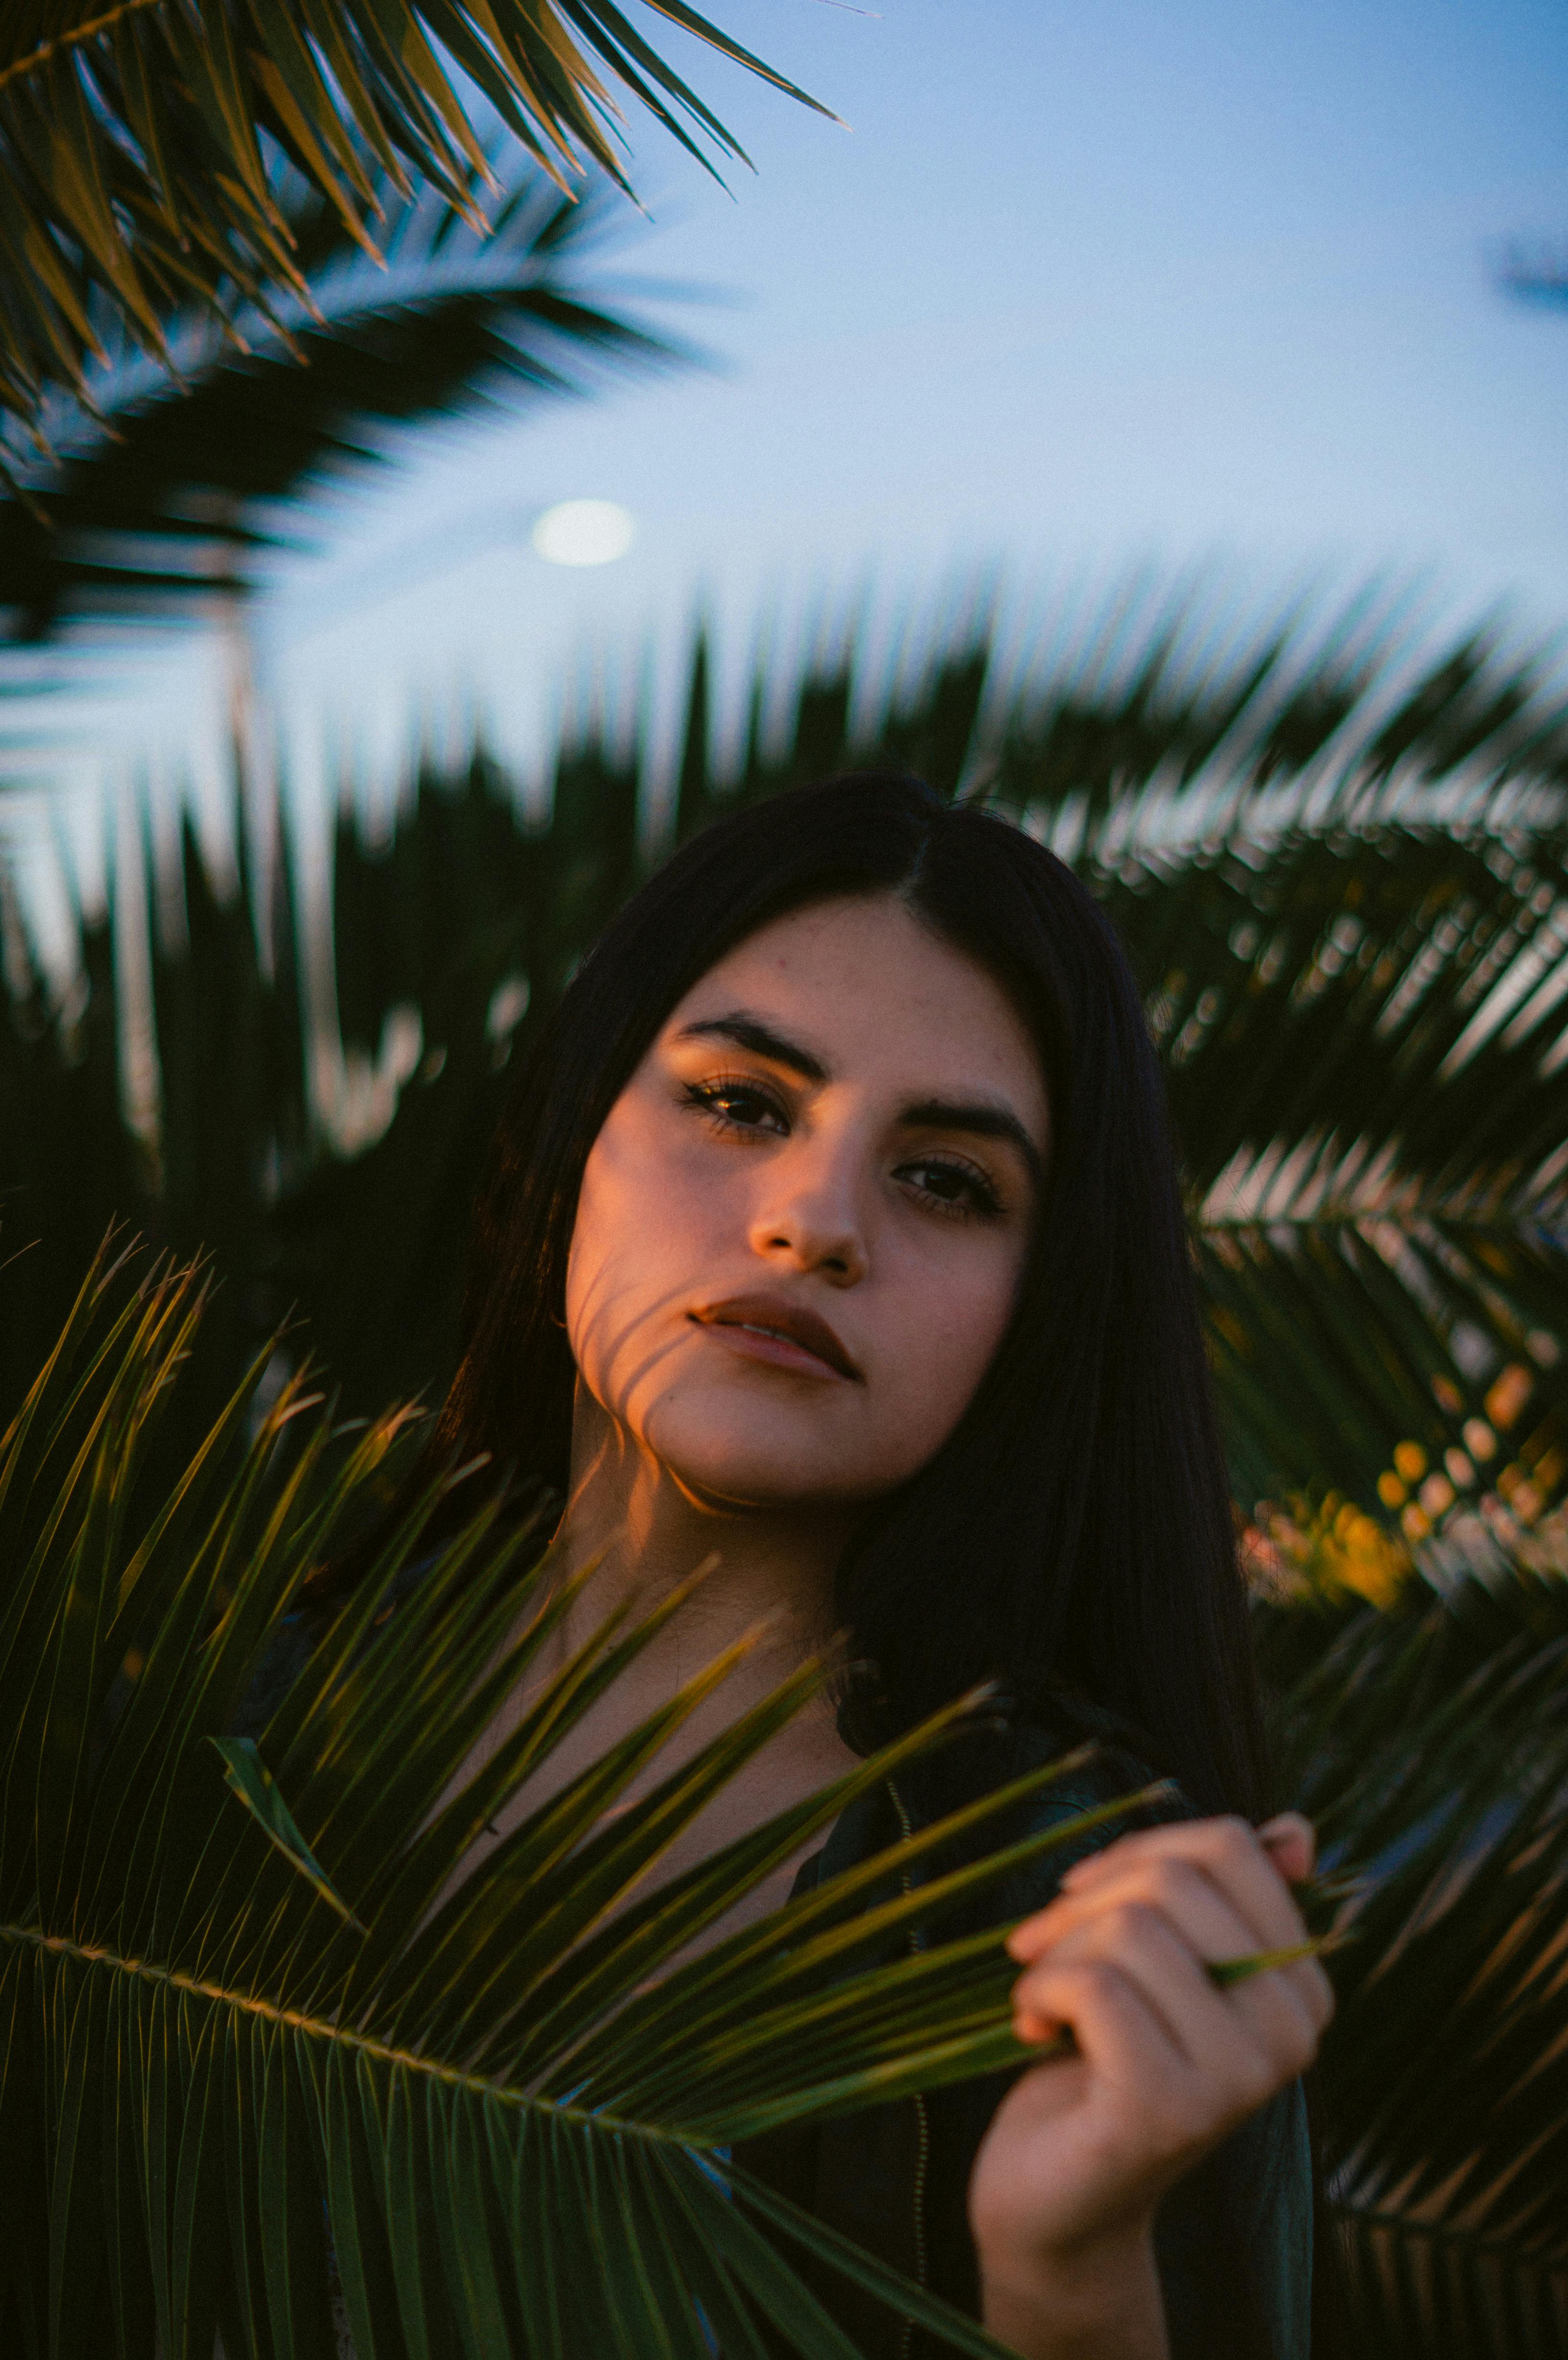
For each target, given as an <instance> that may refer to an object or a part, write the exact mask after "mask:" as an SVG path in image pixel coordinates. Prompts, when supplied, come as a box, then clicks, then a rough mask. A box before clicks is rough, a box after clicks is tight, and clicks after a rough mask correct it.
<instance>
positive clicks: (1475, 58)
mask: <svg viewBox="0 0 1568 2360" xmlns="http://www.w3.org/2000/svg"><path fill="white" fill-rule="evenodd" d="M710 5H711V6H712V8H713V12H714V13H715V14H716V15H717V16H719V17H720V18H721V19H722V21H723V22H724V25H725V26H726V27H727V28H728V29H730V30H732V31H733V32H735V34H736V35H737V36H738V37H739V38H742V39H743V40H745V41H746V42H747V43H748V44H749V45H750V46H752V47H753V48H755V49H759V50H760V51H761V52H762V53H763V54H765V55H766V56H768V58H769V59H770V60H772V61H773V62H775V63H776V64H777V65H779V67H780V68H781V69H782V70H784V71H787V72H789V73H790V74H792V75H793V76H794V77H795V78H796V79H798V80H799V81H800V82H803V83H804V84H805V85H806V86H807V87H808V88H810V89H811V90H812V91H813V92H814V93H816V94H817V95H818V96H819V97H821V98H822V100H823V101H824V102H825V103H826V104H829V105H831V106H833V108H834V109H835V110H836V111H837V112H838V113H839V114H841V115H843V116H844V118H845V120H846V122H847V123H848V124H849V125H850V126H853V128H852V129H848V130H845V129H841V128H839V127H838V126H834V125H833V124H831V123H827V122H824V121H822V119H820V118H817V117H813V116H812V115H809V114H807V113H806V112H804V111H803V110H801V109H800V108H798V107H796V106H793V105H791V104H789V102H788V101H786V100H784V99H782V98H780V97H779V95H778V94H777V93H774V92H772V91H770V90H768V89H766V88H765V87H763V86H761V85H758V84H757V83H755V82H751V81H750V80H749V78H747V77H746V76H744V75H742V74H740V73H738V72H737V71H735V70H733V69H730V68H728V67H726V66H724V64H723V63H722V62H720V61H719V60H715V59H713V58H712V57H711V56H709V55H706V54H704V53H702V52H700V51H698V50H697V49H695V48H694V45H692V44H691V43H690V42H688V41H687V40H686V39H685V38H684V37H682V36H680V35H670V34H669V33H668V30H667V29H666V30H665V31H664V32H662V33H661V34H660V36H659V38H661V39H664V40H665V41H666V42H667V45H668V46H669V47H670V49H671V51H672V53H676V54H678V55H679V57H680V59H681V61H682V63H683V67H684V68H685V70H687V71H689V72H690V75H691V79H692V80H693V81H694V82H695V83H696V84H697V86H698V87H699V88H700V89H701V90H702V93H703V94H704V96H706V97H707V98H708V99H709V101H710V103H712V104H713V105H714V106H715V108H716V110H717V111H718V112H719V114H720V115H723V116H724V119H725V120H726V121H727V122H728V123H729V124H730V125H731V126H732V127H733V128H734V129H735V131H736V132H737V133H738V135H739V136H740V137H741V138H742V139H743V141H744V142H745V144H746V147H747V148H748V149H749V151H750V153H751V155H752V157H753V158H754V160H755V162H756V164H757V174H756V176H755V177H753V176H752V175H750V174H748V173H746V172H745V171H736V172H735V173H734V174H733V176H732V186H733V191H734V193H733V196H726V195H724V193H722V192H721V191H718V190H717V189H715V188H714V187H713V185H712V184H711V183H710V182H708V181H707V180H705V179H704V177H703V175H702V173H701V172H700V171H699V170H698V169H696V168H695V167H694V166H692V165H691V164H690V163H689V162H688V161H686V160H685V159H683V158H681V156H680V155H679V153H678V152H677V151H676V150H675V149H674V148H673V147H671V145H670V143H669V142H668V141H667V140H666V139H664V138H663V137H662V136H661V135H659V133H658V132H657V131H656V130H654V129H653V128H652V127H651V126H647V125H646V124H642V125H638V126H634V128H635V132H636V137H635V177H636V178H637V182H638V185H639V187H640V188H641V190H642V191H643V192H644V193H645V195H646V197H647V198H648V202H649V204H650V207H651V210H652V213H653V216H654V219H653V224H652V225H651V227H649V228H647V229H644V228H642V227H640V226H638V225H637V224H633V226H632V227H631V229H630V230H629V232H628V235H627V237H626V243H625V246H624V248H623V249H622V260H621V267H622V268H624V269H625V271H626V273H627V274H628V275H634V276H635V275H638V274H645V275H648V276H655V277H662V278H670V279H683V280H691V281H697V282H701V283H703V284H706V285H709V286H712V287H713V288H714V289H715V290H722V291H723V292H724V294H725V296H726V297H727V298H729V299H731V300H727V301H726V302H725V303H724V305H723V306H721V307H717V308H704V309H702V310H701V311H693V312H692V313H691V326H692V327H693V328H694V329H695V331H696V332H697V333H700V334H702V336H703V337H704V338H705V339H706V341H707V342H708V343H709V344H711V345H712V346H713V347H714V348H715V349H716V350H717V352H718V353H719V355H721V356H722V366H720V367H719V368H718V369H716V370H715V371H714V372H713V373H712V374H709V375H705V376H697V377H691V376H685V377H671V378H669V379H666V380H663V381H659V382H651V383H649V382H644V383H640V384H635V383H634V384H628V385H626V386H624V387H622V388H618V389H616V390H614V391H612V392H611V393H610V394H609V395H607V396H606V397H605V398H604V399H600V400H598V401H596V402H593V403H592V404H583V405H567V404H562V405H561V406H559V407H554V408H550V409H548V410H531V411H529V412H528V414H527V415H526V416H523V417H520V418H518V419H517V420H516V421H511V422H504V423H501V424H488V425H485V426H483V427H468V428H463V429H461V430H452V429H443V430H441V432H439V433H437V434H436V435H434V436H432V437H427V438H426V439H425V440H424V441H423V442H422V443H420V445H419V451H418V453H417V455H416V456H415V457H414V458H413V459H412V460H411V461H410V463H409V464H405V465H403V466H401V467H400V468H398V469H397V471H396V472H393V471H388V472H387V474H386V475H383V476H381V477H380V478H379V479H378V480H376V482H375V483H373V484H370V485H363V486H359V487H356V488H355V489H354V491H353V492H352V493H350V494H347V495H345V496H344V497H343V500H342V502H341V504H339V505H338V506H337V507H336V508H335V511H334V514H333V518H332V534H331V544H330V548H331V553H330V554H329V555H327V556H325V557H320V558H316V559H312V560H310V562H309V563H299V564H295V565H293V566H291V567H290V568H289V570H288V571H287V572H285V573H284V574H282V575H280V577H279V580H278V587H277V590H276V594H275V596H274V599H273V602H272V605H271V607H270V610H269V612H268V613H267V616H266V617H264V619H263V626H262V629H261V632H260V644H261V650H262V657H263V670H264V676H265V680H266V683H267V689H268V693H269V694H272V695H274V696H275V697H276V698H277V700H278V705H279V708H280V711H281V712H282V714H283V716H284V719H285V723H286V726H287V728H288V731H289V737H290V742H291V743H292V744H293V745H294V746H295V748H296V757H295V761H296V770H299V771H301V772H303V771H308V770H310V767H311V762H312V756H311V753H310V749H311V748H318V749H319V748H321V746H323V745H324V744H325V743H326V742H327V741H328V737H329V736H331V737H334V738H338V739H349V740H353V741H356V742H358V743H360V744H361V745H362V746H363V747H364V748H365V754H366V757H367V759H368V760H369V761H370V764H371V766H372V767H373V768H378V767H381V766H383V765H385V764H391V763H394V762H395V761H396V759H397V752H398V750H399V748H401V747H402V746H403V745H404V744H406V742H407V736H408V728H409V716H410V715H411V713H413V712H415V711H417V710H422V709H429V710H435V711H438V712H441V711H446V710H448V709H450V707H451V705H452V701H453V699H454V698H456V699H462V698H465V697H466V698H467V699H469V700H470V701H471V702H474V703H477V704H478V705H480V706H481V707H482V708H483V710H484V711H485V713H486V714H488V716H490V723H491V727H492V728H493V729H494V731H495V734H496V735H497V736H498V737H500V738H501V739H502V741H503V742H504V743H505V744H506V745H508V746H509V747H511V748H513V749H514V750H516V751H517V752H518V753H519V754H520V755H522V756H524V757H525V758H526V756H527V755H528V751H529V749H530V748H531V747H533V746H535V745H537V744H539V742H541V740H542V734H543V732H544V730H545V729H546V727H547V726H548V723H549V719H550V714H551V712H552V710H553V709H554V707H555V705H557V704H558V703H559V701H560V699H561V695H562V694H563V693H564V692H563V683H565V682H566V681H567V680H569V678H570V677H571V676H572V672H573V670H574V667H575V666H576V665H577V664H578V662H579V661H580V659H581V658H582V656H583V651H584V650H591V649H594V648H605V649H610V650H617V651H619V655H620V659H621V661H622V664H623V668H625V669H635V661H636V655H637V651H638V650H651V651H652V652H651V659H650V661H651V663H652V670H653V673H654V676H655V678H656V680H658V679H659V678H660V677H662V678H663V680H664V694H665V701H666V703H668V693H669V677H668V675H669V668H670V667H669V659H670V652H671V650H673V648H674V646H675V645H676V643H677V641H678V639H679V638H680V636H681V633H682V632H683V631H684V629H685V628H686V625H687V623H688V620H689V618H690V617H691V613H692V611H693V608H694V606H696V604H697V603H698V602H699V601H702V602H703V603H705V605H706V606H708V608H709V609H710V611H711V612H713V614H714V615H715V617H716V618H717V621H718V625H719V628H720V632H721V637H722V638H723V639H724V644H725V646H726V647H727V648H728V649H729V650H730V651H731V653H732V656H733V657H736V658H738V655H739V654H740V653H742V652H744V650H745V648H746V645H747V644H748V642H749V639H750V635H751V631H752V629H753V627H754V625H755V622H756V619H757V617H758V615H759V614H760V613H761V612H763V611H764V610H765V609H767V608H768V607H769V606H772V607H773V608H774V609H775V610H777V611H778V612H779V613H780V614H782V615H784V616H785V617H789V616H797V617H798V616H800V614H802V613H810V612H811V611H812V608H813V602H814V601H816V600H817V599H819V598H826V599H828V600H829V601H830V602H831V600H832V598H833V596H835V595H837V596H841V597H842V596H844V595H848V594H849V593H851V592H853V591H854V590H855V589H856V588H857V587H859V586H860V585H865V584H867V583H870V584H873V585H877V587H878V588H879V590H880V592H881V595H883V596H884V598H885V599H888V600H894V601H896V600H898V599H901V598H907V599H909V600H911V601H915V602H917V603H920V602H923V603H924V604H925V605H926V606H928V607H929V606H931V603H932V602H933V601H935V602H937V603H938V604H940V600H941V597H942V594H943V592H944V588H947V587H950V586H951V585H954V584H955V583H957V582H959V581H961V580H962V579H963V578H964V577H965V575H966V574H973V573H974V572H975V570H977V569H980V568H984V567H991V566H995V567H997V568H999V569H1000V572H1001V577H1002V579H1003V581H1004V583H1005V584H1006V585H1008V586H1009V587H1010V588H1011V590H1012V592H1013V593H1014V594H1015V595H1016V596H1017V597H1018V599H1019V600H1020V601H1027V599H1028V598H1029V596H1031V595H1035V594H1036V593H1037V592H1039V591H1040V589H1041V588H1042V587H1049V586H1050V585H1056V591H1055V595H1059V596H1062V597H1063V598H1070V597H1071V596H1072V595H1077V594H1075V593H1074V591H1073V586H1072V585H1074V584H1082V583H1083V581H1085V580H1089V579H1093V578H1094V577H1096V576H1101V575H1109V574H1116V572H1117V571H1118V570H1119V569H1122V568H1125V567H1126V566H1127V565H1128V564H1130V563H1150V564H1152V565H1153V566H1154V567H1155V568H1157V569H1168V570H1169V571H1171V572H1172V573H1174V572H1176V571H1177V570H1179V569H1180V568H1181V567H1182V566H1184V565H1187V564H1189V563H1195V562H1197V563H1213V564H1214V565H1215V566H1217V567H1219V568H1220V569H1221V570H1222V571H1225V572H1228V573H1229V574H1231V575H1232V576H1233V577H1234V579H1235V581H1236V584H1237V585H1238V589H1237V595H1242V596H1246V595H1252V591H1251V590H1250V589H1249V588H1248V587H1247V585H1258V591H1257V595H1258V596H1259V597H1260V598H1262V597H1264V595H1266V593H1267V592H1269V591H1270V590H1277V589H1278V588H1279V587H1281V586H1283V585H1294V584H1299V583H1301V582H1302V581H1319V580H1321V581H1323V582H1324V583H1325V584H1330V585H1344V586H1348V585H1353V584H1355V583H1356V582H1357V581H1359V580H1361V579H1364V578H1365V577H1366V576H1367V575H1368V574H1374V573H1384V574H1387V573H1392V574H1396V575H1399V576H1405V575H1417V576H1420V577H1421V579H1422V580H1423V581H1424V582H1425V583H1426V584H1427V585H1428V590H1429V595H1430V597H1431V599H1432V602H1433V603H1434V605H1436V606H1445V607H1453V608H1456V609H1460V610H1465V611H1469V612H1474V611H1475V610H1477V609H1480V608H1486V607H1488V606H1493V605H1495V604H1496V603H1497V602H1498V601H1499V600H1507V601H1508V602H1510V603H1511V605H1512V607H1513V610H1514V612H1515V613H1516V615H1517V616H1518V617H1519V621H1520V625H1521V628H1525V627H1530V628H1535V627H1541V626H1547V627H1553V626H1556V625H1557V624H1559V623H1561V622H1562V621H1563V620H1568V482H1565V477H1564V464H1563V460H1564V425H1565V421H1568V309H1565V310H1563V311H1561V312H1555V311H1548V310H1538V309H1532V308H1530V307H1527V306H1524V305H1521V304H1519V303H1517V302H1514V301H1511V300H1508V298H1507V297H1505V296H1504V295H1503V294H1502V293H1500V292H1499V291H1498V290H1497V287H1496V285H1495V283H1494V279H1493V277H1492V267H1493V260H1494V251H1495V248H1496V246H1497V244H1498V243H1499V242H1500V241H1502V240H1504V239H1506V238H1508V236H1509V235H1514V234H1520V235H1527V236H1545V237H1551V236H1552V235H1560V236H1561V238H1562V240H1563V246H1564V249H1565V250H1568V10H1565V9H1564V8H1563V5H1561V0H1420V5H1417V0H1312V5H1307V0H1250V4H1249V5H1247V0H1094V5H1092V6H1086V5H1083V0H1071V5H1069V0H885V5H883V7H882V9H881V12H880V13H879V14H877V15H871V14H865V13H859V12H857V11H855V10H851V9H848V8H844V7H841V6H837V5H830V0H710ZM590 496H592V497H608V498H613V499H615V500H619V501H622V502H624V503H625V504H626V507H627V508H630V509H631V510H632V511H633V512H634V514H635V515H636V517H637V525H638V535H637V541H636V544H635V546H634V548H633V550H632V552H631V554H630V555H629V556H627V557H626V558H625V559H624V560H622V561H621V562H620V563H617V564H615V565H612V566H607V567H604V568H603V569H601V570H598V571H596V572H592V573H588V572H583V573H575V574H573V573H567V572H563V571H561V569H558V568H552V567H550V566H548V565H546V564H545V563H543V562H542V561H541V560H539V558H537V557H536V556H534V555H533V554H532V553H531V552H530V551H529V550H528V546H527V542H526V538H525V529H524V526H523V524H522V522H521V521H520V520H521V519H526V517H527V516H528V513H530V512H531V511H533V510H536V509H538V508H543V507H544V506H546V505H548V504H550V503H551V502H553V501H556V500H560V499H565V498H570V497H590ZM491 515H493V516H494V517H495V519H497V525H496V535H495V539H494V540H493V541H491V542H490V544H489V545H488V546H484V545H480V546H478V547H475V546H474V540H475V536H474V530H473V525H474V519H475V517H481V518H483V517H486V516H491ZM514 518H515V519H518V520H519V521H518V522H517V525H516V526H515V527H514V528H513V529H510V530H508V524H509V520H510V519H514ZM449 534H450V537H451V547H452V550H453V551H454V552H461V551H462V550H463V548H464V547H466V548H467V550H468V554H467V555H466V556H461V557H459V558H457V559H456V560H455V561H454V562H453V563H450V564H445V565H438V566H436V567H435V568H434V570H431V555H432V552H438V551H439V550H440V549H441V547H442V546H443V542H444V540H445V538H446V537H447V536H448V535H449ZM478 538H479V539H480V541H481V542H482V541H483V535H480V536H479V537H478ZM415 548H417V549H418V550H419V552H420V553H419V563H418V566H417V567H416V566H415V565H414V564H413V563H412V562H411V561H410V559H409V557H408V555H407V554H406V552H409V551H410V550H411V549H415ZM661 651H662V655H661ZM661 661H662V662H663V664H664V672H663V673H662V674H661V673H660V662H661ZM204 666H205V669H203V667H204ZM217 710H218V706H217V700H216V697H215V694H214V693H213V691H212V665H211V662H210V661H209V660H208V659H207V658H206V657H205V656H203V655H201V653H200V652H199V651H195V650H190V651H187V652H186V653H185V654H183V655H180V656H179V657H171V658H170V659H169V660H168V661H165V662H163V663H162V664H161V666H160V667H159V668H158V672H157V677H156V678H155V677H153V676H152V675H151V674H150V673H149V675H148V677H147V682H146V685H145V688H144V690H143V692H142V693H141V694H140V695H139V696H138V698H137V699H136V703H135V709H134V711H129V710H128V711H127V713H126V715H125V718H124V721H123V723H121V724H119V725H117V737H116V743H117V746H118V747H119V748H120V750H121V751H122V753H129V752H131V751H132V750H133V748H139V744H140V742H141V740H142V739H143V738H146V740H147V742H148V743H151V742H152V741H153V740H157V739H161V740H162V741H163V742H164V744H165V746H166V748H167V749H168V752H169V759H171V760H174V761H175V762H177V763H178V762H179V761H180V760H182V759H184V757H183V754H182V753H181V752H180V748H183V747H186V746H187V745H188V743H189V741H190V740H191V733H192V728H193V716H195V734H196V735H197V736H198V737H199V736H201V726H200V724H201V716H204V715H206V714H209V713H210V714H211V715H212V717H213V719H214V720H215V718H216V715H217Z"/></svg>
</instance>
